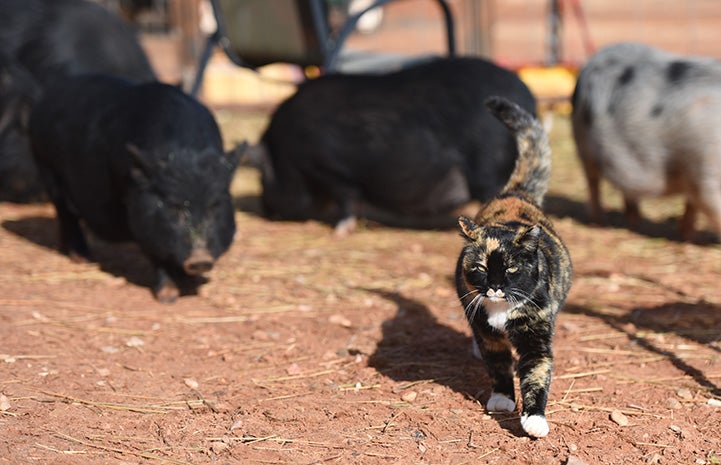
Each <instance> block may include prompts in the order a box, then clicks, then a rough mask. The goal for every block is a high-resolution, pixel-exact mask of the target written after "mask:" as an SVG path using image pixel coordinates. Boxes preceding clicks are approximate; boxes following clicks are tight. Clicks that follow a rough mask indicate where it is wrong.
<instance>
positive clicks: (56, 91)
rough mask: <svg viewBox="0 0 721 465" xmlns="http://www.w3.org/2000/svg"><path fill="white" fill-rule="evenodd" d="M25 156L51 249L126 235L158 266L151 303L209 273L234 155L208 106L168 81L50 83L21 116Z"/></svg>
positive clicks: (225, 224)
mask: <svg viewBox="0 0 721 465" xmlns="http://www.w3.org/2000/svg"><path fill="white" fill-rule="evenodd" d="M30 140H31V143H32V148H33V153H34V155H35V160H36V162H37V165H38V169H39V171H40V175H41V178H42V179H43V182H44V183H45V187H46V189H47V191H48V194H49V196H50V198H51V199H52V202H53V203H54V204H55V208H56V210H57V215H58V220H59V223H60V247H61V250H62V251H63V252H65V253H67V254H69V255H70V257H71V258H73V259H74V260H79V261H85V260H86V259H88V258H89V250H88V246H87V243H86V241H85V238H84V236H83V232H82V231H81V228H80V222H81V221H82V222H84V223H85V225H87V227H88V228H89V229H90V230H91V231H92V232H93V233H95V234H96V235H97V236H98V237H100V238H102V239H105V240H110V241H123V240H132V241H135V242H137V243H138V244H139V246H140V248H141V249H142V251H143V252H144V254H145V255H146V256H147V257H148V258H149V259H150V261H151V262H152V263H153V264H154V266H155V267H156V268H157V271H158V282H157V285H156V286H155V294H156V297H157V298H158V300H160V301H161V302H172V301H174V300H175V299H176V297H177V296H178V295H179V290H178V285H177V282H178V281H179V280H180V279H181V278H183V277H186V276H188V275H190V276H196V275H200V274H202V273H204V272H207V271H208V270H210V269H211V267H212V266H213V264H214V262H215V261H216V259H217V258H218V257H219V256H220V255H221V254H222V253H224V252H225V251H226V250H227V249H228V247H229V245H230V243H231V241H232V239H233V235H234V232H235V221H234V211H233V206H232V203H231V197H230V193H229V185H230V181H231V176H232V174H233V173H234V169H235V167H236V165H237V162H238V160H237V155H236V153H235V151H233V152H229V153H227V154H224V153H223V146H222V140H221V135H220V132H219V130H218V126H217V124H216V122H215V120H214V118H213V116H212V115H211V114H210V112H209V111H208V110H207V109H206V108H205V107H204V106H203V105H201V104H200V103H199V102H197V101H196V100H194V99H193V98H191V97H189V96H187V95H185V94H183V93H182V92H181V91H180V90H178V89H177V88H175V87H173V86H169V85H165V84H160V83H147V84H130V83H128V82H126V81H123V80H120V79H116V78H110V77H104V76H85V77H73V78H66V79H62V80H58V81H57V82H56V83H54V84H53V85H52V86H50V87H48V89H47V90H46V92H45V94H44V96H43V97H42V99H41V100H40V102H39V103H38V104H37V105H36V106H35V109H34V110H33V114H32V116H31V119H30Z"/></svg>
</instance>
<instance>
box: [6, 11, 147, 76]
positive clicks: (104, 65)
mask: <svg viewBox="0 0 721 465" xmlns="http://www.w3.org/2000/svg"><path fill="white" fill-rule="evenodd" d="M0 52H3V53H5V54H7V55H8V56H10V57H13V58H15V59H16V60H17V61H18V62H19V63H21V64H22V65H23V66H24V67H25V68H26V69H27V70H28V71H29V72H30V73H31V74H32V75H33V76H35V79H37V80H38V81H39V82H40V83H42V84H43V85H47V84H48V83H51V82H52V81H53V80H54V79H56V78H58V77H61V76H66V75H76V74H85V73H103V74H110V75H113V76H119V77H123V78H127V79H132V80H136V81H152V80H155V73H154V72H153V69H152V67H151V66H150V63H149V62H148V59H147V57H146V55H145V52H144V51H143V49H142V48H141V46H140V43H139V42H138V39H137V37H136V35H135V32H134V31H133V29H132V28H131V27H130V26H129V25H127V24H125V23H124V22H123V20H122V19H120V18H119V17H118V16H117V15H115V14H113V13H112V12H110V11H109V10H107V9H106V8H104V7H102V6H100V5H98V4H97V3H94V2H91V1H88V0H2V1H0Z"/></svg>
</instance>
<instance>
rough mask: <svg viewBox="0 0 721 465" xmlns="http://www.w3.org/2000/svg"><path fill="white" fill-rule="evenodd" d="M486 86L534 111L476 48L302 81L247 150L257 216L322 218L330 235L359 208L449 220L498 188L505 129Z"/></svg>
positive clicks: (513, 81)
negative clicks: (462, 54) (256, 182)
mask: <svg viewBox="0 0 721 465" xmlns="http://www.w3.org/2000/svg"><path fill="white" fill-rule="evenodd" d="M490 95H500V96H504V97H506V98H509V99H511V100H513V101H515V102H517V103H518V104H519V105H520V106H522V107H523V108H524V109H526V110H527V111H529V112H531V113H535V110H536V105H535V100H534V98H533V95H532V94H531V92H530V91H529V90H528V88H527V87H526V86H525V85H524V84H523V82H521V80H520V79H519V78H518V77H517V76H516V74H514V73H513V72H511V71H509V70H506V69H504V68H501V67H499V66H497V65H495V64H493V63H491V62H489V61H486V60H483V59H480V58H443V59H437V60H434V61H430V62H427V63H423V64H419V65H416V66H413V67H411V68H406V69H403V70H401V71H398V72H395V73H391V74H381V75H378V74H371V75H357V74H353V75H341V74H329V75H325V76H321V77H319V78H317V79H312V80H309V81H306V82H304V83H303V84H301V85H300V86H299V87H298V90H297V92H296V93H295V95H293V96H291V97H290V98H289V99H287V100H286V101H285V102H283V103H282V104H281V105H280V106H279V107H278V108H277V109H276V111H275V112H274V114H273V115H272V118H271V121H270V124H269V125H268V128H267V129H266V131H265V133H264V135H263V136H262V140H261V144H260V146H259V148H260V149H261V150H259V151H257V152H255V155H254V156H249V159H250V160H256V162H258V160H260V161H259V164H260V167H261V171H262V185H263V193H262V203H263V206H264V209H265V212H266V214H267V215H268V216H270V217H272V218H278V219H287V220H306V219H321V220H325V221H330V222H334V223H337V226H336V233H339V234H343V233H346V232H349V231H350V230H351V229H352V228H353V225H354V224H355V217H356V215H359V214H361V213H362V209H363V208H369V209H370V210H371V212H372V213H370V214H368V215H367V216H369V217H372V216H373V215H375V216H376V217H377V218H380V219H381V220H382V221H387V222H388V221H390V222H393V221H394V220H395V219H398V220H399V221H398V224H403V225H409V226H419V227H424V226H426V225H427V224H428V225H429V226H432V225H434V224H435V223H436V222H435V221H432V220H431V217H441V218H445V219H446V220H447V225H448V226H451V225H452V222H453V220H454V219H455V217H454V212H453V210H454V209H456V208H459V207H462V206H463V205H464V204H466V203H467V202H469V201H471V200H472V199H477V200H480V201H485V200H488V199H490V198H491V197H492V196H493V195H495V194H496V193H498V191H499V190H500V189H501V188H502V187H503V185H504V183H505V182H506V180H507V179H508V177H509V176H510V173H511V170H512V168H513V165H514V163H515V159H516V156H517V151H516V145H515V142H514V140H513V138H512V137H511V135H510V133H509V132H508V131H507V130H506V129H505V127H503V125H502V124H501V123H500V122H499V121H498V120H497V119H496V118H494V117H493V115H491V114H490V113H489V112H488V110H487V109H486V107H485V105H484V104H483V102H484V100H485V99H486V98H487V97H489V96H490ZM407 219H410V220H411V221H410V223H408V222H405V224H404V223H403V222H404V221H405V220H407ZM415 220H417V221H415ZM429 223H430V224H429Z"/></svg>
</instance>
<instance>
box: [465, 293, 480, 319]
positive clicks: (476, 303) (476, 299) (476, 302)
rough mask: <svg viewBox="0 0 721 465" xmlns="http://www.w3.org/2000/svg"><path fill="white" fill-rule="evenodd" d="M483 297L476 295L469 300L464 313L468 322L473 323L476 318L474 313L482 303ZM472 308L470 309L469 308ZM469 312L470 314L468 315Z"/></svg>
mask: <svg viewBox="0 0 721 465" xmlns="http://www.w3.org/2000/svg"><path fill="white" fill-rule="evenodd" d="M483 300H484V297H483V295H482V294H480V293H479V294H478V295H477V296H475V297H474V298H473V300H471V301H470V302H469V303H468V305H467V306H466V309H465V313H466V317H467V318H468V320H469V321H473V319H474V318H475V317H476V313H478V309H479V308H480V307H481V304H482V303H483ZM471 307H472V308H471ZM469 310H471V312H470V313H469Z"/></svg>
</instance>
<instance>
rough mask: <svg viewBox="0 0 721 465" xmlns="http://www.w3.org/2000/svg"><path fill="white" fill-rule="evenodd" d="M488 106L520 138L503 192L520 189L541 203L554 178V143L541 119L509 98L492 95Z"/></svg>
mask: <svg viewBox="0 0 721 465" xmlns="http://www.w3.org/2000/svg"><path fill="white" fill-rule="evenodd" d="M485 103H486V107H488V109H489V110H490V111H491V113H493V114H494V115H495V117H496V118H498V119H499V120H500V121H501V122H502V123H503V124H505V125H506V127H508V129H509V130H510V131H511V133H512V134H513V135H514V137H515V138H516V145H517V146H518V158H517V159H516V166H515V168H514V169H513V172H512V173H511V177H510V178H509V179H508V182H507V183H506V185H505V186H504V188H503V190H502V191H501V194H507V193H512V192H519V193H521V194H523V195H524V196H526V197H528V198H529V199H530V200H532V201H533V202H535V203H536V204H537V205H538V206H539V207H540V206H541V205H542V204H543V197H544V196H545V195H546V191H547V190H548V182H549V179H550V178H551V147H550V145H549V143H548V136H547V135H546V131H544V129H543V126H542V125H541V123H540V122H539V121H538V120H537V119H536V118H534V116H533V115H532V114H530V113H528V112H527V111H526V110H524V109H523V108H521V107H519V106H518V105H517V104H515V103H513V102H511V101H510V100H508V99H505V98H503V97H498V96H492V97H489V98H488V99H486V102H485Z"/></svg>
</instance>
